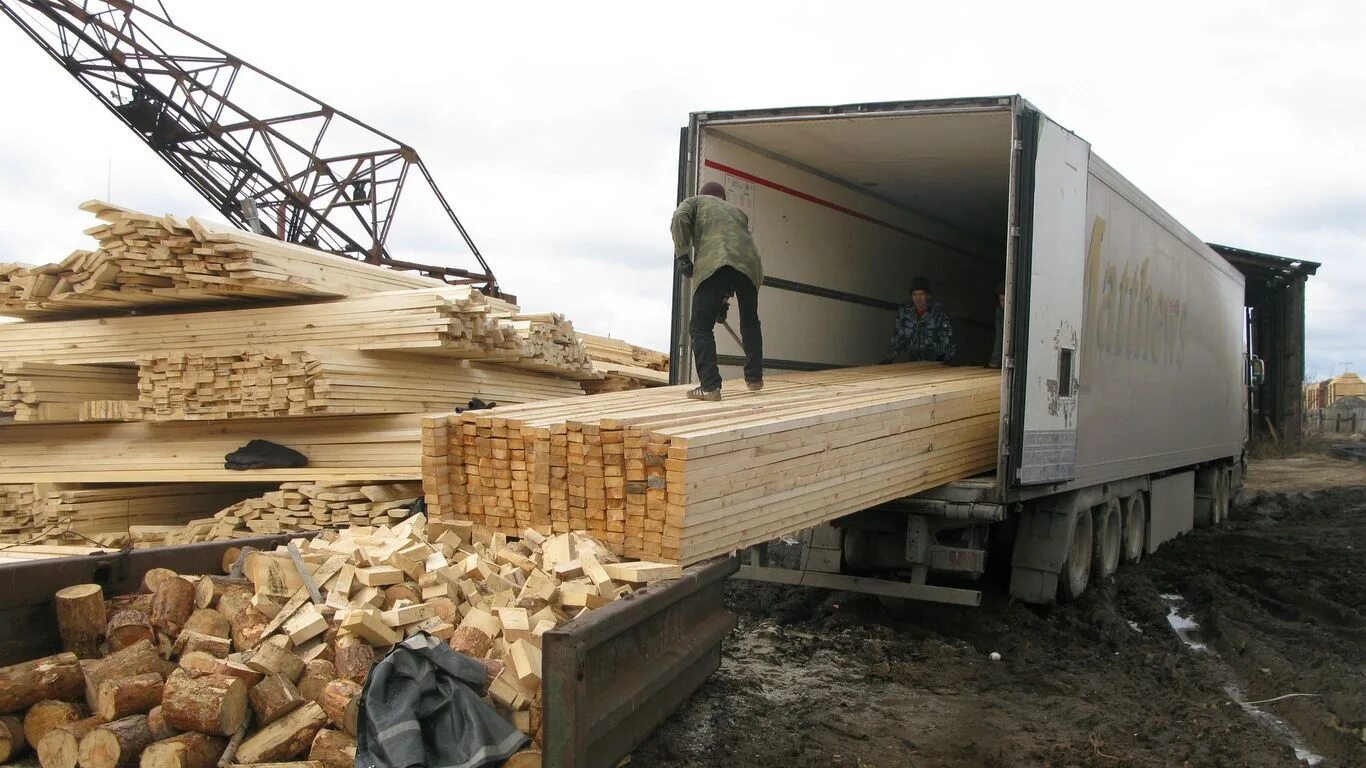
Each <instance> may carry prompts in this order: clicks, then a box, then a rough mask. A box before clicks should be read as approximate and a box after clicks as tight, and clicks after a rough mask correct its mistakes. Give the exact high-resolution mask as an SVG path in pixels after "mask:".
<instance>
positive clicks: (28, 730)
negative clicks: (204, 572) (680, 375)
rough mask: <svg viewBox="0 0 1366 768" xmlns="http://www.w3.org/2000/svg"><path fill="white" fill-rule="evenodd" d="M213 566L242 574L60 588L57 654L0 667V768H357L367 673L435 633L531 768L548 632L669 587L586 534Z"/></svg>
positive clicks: (438, 540)
mask: <svg viewBox="0 0 1366 768" xmlns="http://www.w3.org/2000/svg"><path fill="white" fill-rule="evenodd" d="M223 564H224V566H225V568H224V570H225V572H228V573H230V574H232V573H240V574H241V575H240V576H236V575H228V576H202V577H196V576H181V575H178V574H176V573H173V572H171V571H168V570H165V569H155V570H153V571H151V572H149V573H148V574H147V575H146V577H145V578H144V580H143V591H142V593H140V594H136V595H128V596H116V597H112V598H109V599H106V597H105V595H104V594H103V592H102V590H101V588H100V587H99V586H98V585H94V584H82V585H78V586H74V587H68V588H66V589H63V590H61V591H59V592H58V593H57V595H56V597H55V601H56V612H57V618H58V624H59V627H58V629H59V632H60V635H61V638H62V643H63V645H64V647H65V651H64V652H63V653H59V654H57V655H54V656H49V657H46V658H42V659H37V660H35V661H29V662H25V663H22V664H17V665H14V666H11V667H6V668H3V669H0V763H4V762H8V761H9V760H10V759H11V758H12V757H14V756H16V755H18V754H20V753H21V752H23V751H24V750H25V749H26V748H32V749H34V750H35V751H36V752H37V755H38V760H39V762H40V763H41V765H42V766H43V768H75V766H80V768H123V766H127V765H131V764H133V763H134V762H135V761H140V764H141V765H142V766H144V768H172V767H174V768H216V766H220V765H228V764H239V765H261V764H267V763H275V762H280V761H288V760H294V759H305V758H304V756H306V759H307V760H310V761H315V763H314V766H313V768H333V767H334V766H335V768H349V767H350V766H351V765H353V764H354V762H355V735H356V733H357V728H358V724H357V706H358V697H359V696H360V694H361V692H362V689H363V685H364V682H365V678H366V676H367V674H368V673H369V671H370V668H371V667H372V665H373V664H374V663H375V662H376V661H377V660H378V659H379V658H381V657H382V656H383V654H384V653H385V652H386V651H387V650H388V649H389V648H390V647H391V646H392V645H393V644H395V643H398V642H400V641H401V640H402V639H403V638H404V637H406V636H408V635H412V634H414V633H416V632H427V633H430V634H431V635H432V636H434V637H437V638H440V639H442V640H445V641H447V642H448V643H449V644H450V646H451V647H452V648H453V649H455V650H456V651H458V652H460V653H463V654H465V655H467V656H470V657H472V658H474V659H476V660H478V661H479V662H480V663H482V664H483V665H484V667H485V668H486V670H487V683H486V690H485V691H483V693H484V694H485V696H486V701H487V702H488V703H489V704H490V706H493V707H495V708H496V709H497V710H498V711H499V712H501V713H502V714H503V716H504V717H506V718H507V719H508V720H509V721H510V722H511V723H513V724H514V725H515V726H516V727H518V728H519V729H520V730H522V731H523V732H525V733H527V734H528V735H531V736H532V737H533V740H534V742H535V745H534V746H533V747H531V748H529V749H528V750H526V751H525V753H519V755H518V758H517V760H518V762H517V764H518V765H519V766H521V765H539V745H540V743H541V722H540V720H541V640H542V637H543V635H544V633H545V632H546V631H548V630H550V629H553V628H555V627H557V626H558V625H560V624H563V623H564V622H566V621H569V620H570V619H572V618H574V617H575V616H578V615H580V614H581V613H582V612H584V611H586V610H590V609H592V608H596V607H599V606H601V605H605V604H607V603H609V602H611V601H612V600H614V599H616V598H618V597H621V596H622V595H624V594H626V593H628V592H631V591H632V590H634V589H636V588H638V587H640V586H642V585H644V584H648V583H651V582H654V581H658V580H661V579H668V578H673V577H676V576H677V574H678V569H677V568H676V567H674V566H667V565H660V564H656V563H640V562H634V563H623V562H619V559H618V558H617V557H616V556H614V555H612V554H611V553H610V552H609V551H608V550H607V549H606V548H605V547H604V546H603V545H602V544H601V543H599V542H597V541H596V540H595V539H593V538H592V537H590V536H588V535H587V534H584V533H566V534H560V535H557V536H553V537H549V538H547V537H545V536H542V535H540V534H538V533H536V532H535V531H531V530H528V531H526V532H525V534H524V537H523V538H522V539H521V540H509V539H508V538H507V537H505V536H503V535H502V534H497V533H491V532H489V531H487V530H486V529H483V528H476V527H475V526H474V525H473V524H470V523H459V522H440V523H438V522H431V523H428V522H426V520H425V519H424V518H423V517H422V516H421V515H417V516H414V517H412V518H409V519H408V520H406V521H404V522H402V523H400V524H398V525H396V526H394V527H393V528H389V527H385V526H379V527H375V528H353V529H350V530H347V531H340V532H338V531H327V532H324V533H322V534H321V535H319V536H318V537H317V538H315V539H312V540H311V541H308V540H297V541H295V542H291V543H290V544H289V545H288V546H286V547H282V548H280V549H279V550H278V551H275V552H251V551H248V552H246V553H245V554H242V553H238V552H235V551H233V550H229V552H228V553H227V554H226V555H225V557H224V563H223ZM26 745H27V746H26Z"/></svg>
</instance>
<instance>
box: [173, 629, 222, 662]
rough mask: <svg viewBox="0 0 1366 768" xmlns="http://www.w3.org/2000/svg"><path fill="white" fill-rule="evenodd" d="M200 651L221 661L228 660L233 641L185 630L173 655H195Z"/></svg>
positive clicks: (177, 641) (177, 642)
mask: <svg viewBox="0 0 1366 768" xmlns="http://www.w3.org/2000/svg"><path fill="white" fill-rule="evenodd" d="M195 651H200V652H202V653H207V654H209V655H210V656H213V657H215V658H219V659H226V658H227V657H228V654H229V653H232V641H231V640H229V639H228V638H226V637H215V636H213V635H206V634H203V633H201V632H193V631H191V630H188V629H187V630H185V631H183V632H181V633H180V638H179V639H178V640H176V644H175V649H174V650H173V651H172V653H182V654H183V653H194V652H195Z"/></svg>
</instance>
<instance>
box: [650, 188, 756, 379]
mask: <svg viewBox="0 0 1366 768" xmlns="http://www.w3.org/2000/svg"><path fill="white" fill-rule="evenodd" d="M670 229H671V230H672V232H673V240H674V260H675V262H676V264H677V265H678V269H679V271H680V272H682V273H683V274H684V275H687V276H688V277H691V278H692V285H693V296H692V319H691V321H690V322H689V325H688V334H689V336H690V337H691V338H692V353H693V362H694V363H695V364H696V367H697V378H698V380H699V381H700V386H698V387H697V388H695V389H693V390H691V391H689V392H688V397H690V398H692V399H694V400H720V399H721V371H720V369H719V368H718V367H717V364H716V334H715V327H716V326H717V325H718V324H720V323H723V322H725V320H726V311H727V309H728V307H729V306H730V297H731V296H734V297H735V299H736V302H737V303H738V304H739V305H740V339H741V346H743V347H744V350H745V384H746V385H747V386H748V387H749V390H750V391H751V392H757V391H758V390H760V389H763V387H764V341H763V336H762V334H761V331H760V327H759V286H761V285H763V284H764V267H763V264H762V263H761V262H760V261H759V250H758V249H757V248H755V247H754V238H753V237H752V236H750V233H749V217H748V216H746V215H745V212H744V211H742V210H740V209H739V208H737V207H736V206H734V205H732V204H730V203H728V202H726V190H725V188H724V187H722V186H721V185H720V184H718V183H716V182H714V181H711V182H707V183H706V184H703V185H702V189H701V194H698V195H695V196H693V197H690V198H688V199H687V200H684V201H683V202H682V203H680V204H679V206H678V209H677V210H675V211H674V215H673V222H672V225H671V227H670Z"/></svg>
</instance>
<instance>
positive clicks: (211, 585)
mask: <svg viewBox="0 0 1366 768" xmlns="http://www.w3.org/2000/svg"><path fill="white" fill-rule="evenodd" d="M233 549H235V547H233ZM236 561H237V556H236V555H233V562H236ZM229 566H231V563H229ZM228 592H237V593H239V594H246V595H247V596H250V595H251V593H252V588H251V582H250V581H247V580H246V579H234V578H232V577H230V576H202V577H200V579H199V583H198V584H196V585H195V589H194V606H195V607H196V608H213V607H216V606H217V605H218V601H219V600H221V599H223V595H225V594H227V593H228Z"/></svg>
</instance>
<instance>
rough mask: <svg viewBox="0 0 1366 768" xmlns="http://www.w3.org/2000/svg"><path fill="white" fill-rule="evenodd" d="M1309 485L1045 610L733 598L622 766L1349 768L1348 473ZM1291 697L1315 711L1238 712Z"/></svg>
mask: <svg viewBox="0 0 1366 768" xmlns="http://www.w3.org/2000/svg"><path fill="white" fill-rule="evenodd" d="M1315 466H1316V467H1317V469H1319V470H1322V469H1323V467H1322V466H1318V465H1317V464H1316V465H1315ZM1328 468H1329V469H1330V470H1336V471H1337V473H1339V474H1340V473H1342V472H1347V473H1354V474H1349V475H1347V476H1346V477H1347V480H1346V481H1343V480H1342V478H1340V477H1338V476H1337V474H1334V473H1331V472H1330V474H1333V477H1332V478H1331V479H1332V482H1323V478H1322V477H1321V476H1316V478H1317V479H1316V480H1313V482H1309V483H1308V484H1309V485H1310V486H1311V487H1314V488H1320V490H1310V491H1307V492H1302V491H1290V490H1287V489H1288V488H1290V487H1293V485H1294V483H1293V482H1290V483H1289V485H1287V484H1286V482H1285V481H1286V474H1287V472H1285V471H1282V470H1283V468H1281V469H1277V470H1276V471H1274V472H1273V471H1267V472H1265V473H1264V474H1265V475H1266V476H1268V477H1269V476H1271V475H1273V474H1274V475H1275V476H1276V477H1275V479H1276V482H1275V483H1274V485H1275V487H1276V488H1277V489H1278V490H1277V491H1275V492H1266V491H1250V492H1249V493H1247V494H1245V495H1244V497H1243V499H1242V502H1241V503H1240V504H1239V505H1238V508H1237V510H1236V512H1235V513H1234V515H1233V519H1232V520H1231V521H1230V522H1228V523H1227V524H1225V525H1224V526H1222V527H1221V528H1219V529H1217V530H1206V531H1196V532H1193V533H1191V534H1189V535H1187V536H1184V537H1182V538H1181V539H1178V540H1177V541H1175V542H1171V543H1170V544H1168V545H1167V546H1166V547H1164V548H1163V550H1162V551H1161V552H1159V553H1158V554H1157V555H1155V556H1152V557H1149V558H1147V559H1145V560H1144V561H1143V562H1142V563H1139V564H1138V565H1136V566H1128V567H1126V568H1122V569H1121V570H1120V573H1119V575H1118V576H1117V577H1116V578H1115V579H1114V580H1112V581H1110V582H1109V583H1106V584H1103V585H1099V587H1096V586H1093V587H1092V588H1091V589H1090V590H1088V593H1087V595H1086V596H1085V597H1084V599H1082V600H1081V601H1079V602H1077V603H1075V604H1072V605H1068V606H1062V607H1058V608H1054V609H1051V610H1045V609H1039V608H1035V607H1031V606H1027V605H1024V604H1021V603H1012V602H1010V601H1009V600H1008V598H1007V597H1006V596H1005V595H1004V593H1003V590H1002V589H1001V588H1000V587H999V586H997V587H989V588H988V591H987V593H986V596H985V599H984V604H983V606H982V607H981V608H978V609H961V608H953V607H945V606H932V605H925V606H917V607H915V608H914V609H913V610H912V612H911V613H910V614H908V615H904V616H900V617H893V616H891V615H889V613H888V612H887V611H886V610H885V609H883V608H882V607H881V606H880V605H879V604H878V602H877V601H876V600H875V599H871V598H866V597H863V596H852V595H847V594H837V593H830V592H822V591H815V590H801V589H795V588H786V587H778V586H773V585H764V584H754V583H746V582H734V583H732V584H731V585H730V587H729V593H728V598H729V601H730V603H731V606H732V608H733V609H734V610H736V611H737V612H738V613H739V615H740V628H739V630H738V631H737V632H736V633H735V634H734V636H733V637H732V638H731V639H730V641H729V643H728V644H727V647H726V650H725V658H724V661H723V663H722V667H721V670H720V671H719V672H718V673H717V674H716V675H715V676H714V677H713V678H712V679H711V680H710V681H709V682H708V683H707V684H706V685H705V686H704V688H703V689H702V690H701V691H700V692H699V693H698V694H697V695H696V696H694V698H693V699H692V700H691V701H690V702H689V703H688V704H687V705H686V706H685V707H684V708H683V709H682V710H680V711H679V712H678V713H677V714H676V715H675V716H674V717H673V718H671V719H670V720H669V721H668V722H667V723H666V724H665V726H664V727H663V728H661V729H660V730H659V731H658V732H657V733H656V734H655V735H654V736H652V737H651V739H650V740H649V741H648V742H647V743H646V744H645V745H643V746H642V747H641V748H640V749H639V750H638V751H637V752H636V754H635V755H634V756H633V761H632V765H633V766H642V767H645V766H648V767H650V768H654V767H656V766H659V767H661V768H682V767H683V766H689V767H693V766H696V767H698V768H700V767H703V766H716V767H717V768H720V767H721V766H726V767H728V768H729V767H730V766H745V767H746V768H770V767H772V768H808V767H809V768H817V767H820V768H825V767H827V766H834V767H843V766H848V767H849V768H854V767H859V768H898V767H901V766H906V767H909V766H915V768H932V767H934V766H953V767H954V768H978V767H980V768H1017V767H1018V768H1024V767H1025V766H1048V767H1051V768H1063V767H1064V766H1077V767H1084V768H1090V767H1094V766H1105V767H1106V768H1128V767H1129V766H1193V767H1195V768H1206V767H1207V766H1210V767H1214V768H1222V767H1228V768H1234V767H1240V768H1241V767H1248V768H1263V767H1266V768H1270V767H1271V766H1293V765H1302V764H1312V762H1313V761H1316V760H1321V761H1320V762H1318V763H1317V764H1319V765H1322V766H1325V768H1332V767H1339V768H1346V767H1349V766H1352V767H1360V766H1366V465H1360V464H1357V465H1352V464H1349V463H1346V462H1338V463H1337V464H1336V466H1334V465H1331V464H1330V465H1328ZM1268 469H1269V470H1270V469H1276V468H1274V467H1268ZM1254 472H1255V470H1254ZM1289 474H1293V473H1289ZM1250 487H1255V474H1254V482H1253V483H1252V484H1250ZM1173 596H1180V597H1181V598H1183V599H1184V603H1183V604H1182V608H1181V610H1180V611H1179V612H1182V613H1185V614H1187V615H1188V616H1189V617H1190V618H1191V619H1193V620H1194V621H1195V622H1197V623H1198V624H1199V627H1200V629H1199V630H1198V631H1197V632H1196V633H1195V634H1194V636H1193V637H1192V638H1191V639H1192V641H1193V642H1194V644H1195V645H1196V646H1200V647H1198V648H1192V647H1191V646H1190V645H1188V644H1187V643H1185V642H1183V640H1182V639H1180V638H1179V637H1178V636H1177V634H1176V632H1175V631H1174V630H1173V628H1172V625H1171V624H1170V622H1169V619H1168V615H1169V613H1171V612H1172V610H1173V609H1172V606H1173V604H1175V603H1176V602H1177V600H1176V598H1175V597H1173ZM993 651H994V652H998V653H1000V654H1001V655H1002V659H1001V660H1000V661H998V662H993V661H991V660H990V658H989V654H991V653H992V652H993ZM1290 693H1299V694H1315V695H1314V696H1296V697H1292V698H1286V699H1281V700H1279V701H1275V702H1271V703H1266V704H1260V705H1258V706H1257V707H1256V708H1253V709H1251V710H1249V708H1246V707H1244V706H1242V705H1240V704H1239V703H1238V702H1240V701H1241V702H1257V701H1260V700H1263V699H1270V698H1273V697H1279V696H1282V695H1284V694H1290ZM1287 724H1288V727H1287ZM1297 739H1298V740H1299V751H1298V753H1297V749H1296V747H1295V746H1292V745H1293V744H1294V743H1295V742H1296V740H1297ZM1297 754H1298V756H1297ZM1300 758H1307V759H1308V761H1307V762H1306V761H1302V760H1301V759H1300Z"/></svg>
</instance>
